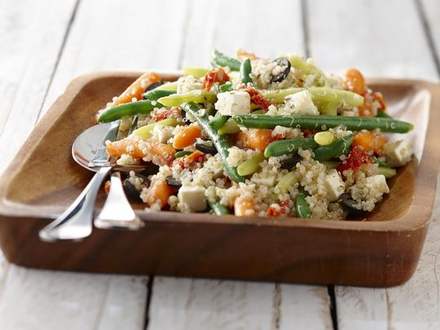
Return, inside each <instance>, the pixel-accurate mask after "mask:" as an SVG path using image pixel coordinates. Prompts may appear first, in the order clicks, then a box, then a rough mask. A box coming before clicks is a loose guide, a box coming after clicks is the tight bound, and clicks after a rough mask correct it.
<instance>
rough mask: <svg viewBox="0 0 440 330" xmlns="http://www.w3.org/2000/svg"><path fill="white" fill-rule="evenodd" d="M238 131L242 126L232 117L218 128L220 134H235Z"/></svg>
mask: <svg viewBox="0 0 440 330" xmlns="http://www.w3.org/2000/svg"><path fill="white" fill-rule="evenodd" d="M238 132H240V127H239V126H238V125H237V123H236V122H235V121H233V120H232V119H228V121H226V123H224V125H223V126H222V127H220V128H219V129H218V134H220V135H226V134H235V133H238Z"/></svg>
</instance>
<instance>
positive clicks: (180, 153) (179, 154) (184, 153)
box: [174, 150, 192, 158]
mask: <svg viewBox="0 0 440 330" xmlns="http://www.w3.org/2000/svg"><path fill="white" fill-rule="evenodd" d="M191 154H192V151H189V150H180V151H177V152H176V153H175V154H174V158H181V157H185V156H188V155H191Z"/></svg>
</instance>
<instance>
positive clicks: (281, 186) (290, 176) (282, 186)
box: [275, 172, 298, 194]
mask: <svg viewBox="0 0 440 330" xmlns="http://www.w3.org/2000/svg"><path fill="white" fill-rule="evenodd" d="M297 181H298V178H297V176H296V174H295V172H289V173H287V174H285V175H283V176H282V177H281V178H280V181H279V182H278V183H277V185H276V186H275V191H276V192H280V193H282V194H286V193H288V192H289V189H290V188H291V187H293V186H294V185H295V183H297Z"/></svg>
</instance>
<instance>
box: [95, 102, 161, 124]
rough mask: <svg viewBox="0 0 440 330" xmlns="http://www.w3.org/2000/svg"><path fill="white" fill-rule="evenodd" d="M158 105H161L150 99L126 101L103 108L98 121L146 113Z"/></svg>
mask: <svg viewBox="0 0 440 330" xmlns="http://www.w3.org/2000/svg"><path fill="white" fill-rule="evenodd" d="M160 107H162V104H159V103H157V102H156V101H150V100H143V101H136V102H131V103H126V104H122V105H118V106H116V107H113V108H110V109H106V110H104V112H102V113H101V114H100V115H99V118H98V122H100V123H109V122H111V121H115V120H118V119H121V118H122V117H127V116H134V115H137V114H148V113H150V112H151V111H152V110H153V109H154V108H160Z"/></svg>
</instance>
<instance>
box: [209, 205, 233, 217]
mask: <svg viewBox="0 0 440 330" xmlns="http://www.w3.org/2000/svg"><path fill="white" fill-rule="evenodd" d="M209 206H210V207H211V210H213V211H214V214H216V215H227V214H231V212H230V211H229V209H228V208H227V207H226V206H224V205H223V204H220V203H218V202H217V203H209Z"/></svg>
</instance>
